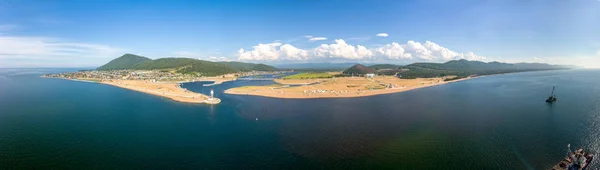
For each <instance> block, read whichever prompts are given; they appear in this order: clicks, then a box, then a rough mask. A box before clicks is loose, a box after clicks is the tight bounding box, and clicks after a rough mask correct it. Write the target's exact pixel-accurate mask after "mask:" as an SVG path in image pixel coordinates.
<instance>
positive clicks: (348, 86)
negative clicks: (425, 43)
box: [225, 76, 470, 99]
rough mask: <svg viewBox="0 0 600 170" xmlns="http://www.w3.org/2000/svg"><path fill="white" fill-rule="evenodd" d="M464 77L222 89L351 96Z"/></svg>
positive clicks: (285, 95)
mask: <svg viewBox="0 0 600 170" xmlns="http://www.w3.org/2000/svg"><path fill="white" fill-rule="evenodd" d="M467 79H470V78H464V79H457V80H452V81H443V78H419V79H398V78H395V77H391V76H387V77H376V78H373V79H366V78H362V77H355V78H334V79H330V80H326V81H324V82H323V83H320V84H314V85H304V86H296V87H286V86H284V85H283V84H284V83H285V80H278V81H276V82H278V83H281V84H279V85H271V86H246V87H238V88H232V89H228V90H226V91H225V93H227V94H236V95H253V96H264V97H273V98H289V99H310V98H351V97H365V96H374V95H381V94H390V93H399V92H404V91H408V90H414V89H419V88H424V87H430V86H436V85H441V84H447V83H452V82H457V81H462V80H467ZM307 81H313V80H307ZM294 82H297V83H298V84H303V83H302V82H299V81H298V80H294ZM382 84H385V85H387V87H385V88H381V89H373V88H370V87H376V86H379V87H380V86H381V85H382Z"/></svg>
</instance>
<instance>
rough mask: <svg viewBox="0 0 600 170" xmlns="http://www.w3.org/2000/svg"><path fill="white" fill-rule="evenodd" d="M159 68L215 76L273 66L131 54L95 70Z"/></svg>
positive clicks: (265, 68) (268, 69) (259, 69)
mask: <svg viewBox="0 0 600 170" xmlns="http://www.w3.org/2000/svg"><path fill="white" fill-rule="evenodd" d="M134 61H135V62H134ZM122 69H134V70H159V69H169V70H175V71H177V72H179V73H184V74H198V75H203V76H216V75H223V74H228V73H236V72H246V71H253V70H254V71H274V70H276V68H275V67H272V66H269V65H265V64H253V63H242V62H211V61H204V60H197V59H192V58H161V59H156V60H151V59H148V58H145V57H140V56H136V55H132V54H126V55H123V56H122V57H119V58H117V59H114V60H112V61H111V62H109V63H107V64H105V65H104V66H102V67H99V68H98V69H97V70H122Z"/></svg>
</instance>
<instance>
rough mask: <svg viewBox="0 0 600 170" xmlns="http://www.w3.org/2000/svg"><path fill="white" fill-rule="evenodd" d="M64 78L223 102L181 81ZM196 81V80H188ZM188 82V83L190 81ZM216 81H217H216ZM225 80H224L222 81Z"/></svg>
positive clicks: (176, 98)
mask: <svg viewBox="0 0 600 170" xmlns="http://www.w3.org/2000/svg"><path fill="white" fill-rule="evenodd" d="M42 78H55V77H46V76H42ZM59 79H64V80H71V81H79V82H87V83H97V84H106V85H111V86H116V87H120V88H124V89H128V90H133V91H137V92H142V93H146V94H151V95H155V96H160V97H165V98H169V99H171V100H174V101H177V102H184V103H205V104H218V103H220V102H221V100H220V99H218V98H212V99H211V98H210V97H209V96H207V95H204V94H201V93H195V92H191V91H189V90H187V89H184V88H182V87H181V86H180V83H179V82H152V81H148V80H116V79H114V80H99V81H97V82H96V81H90V80H85V79H69V78H59ZM198 81H209V80H198ZM188 82H195V81H188ZM188 82H186V83H188ZM215 82H216V81H215ZM222 82H224V81H222Z"/></svg>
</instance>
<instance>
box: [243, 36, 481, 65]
mask: <svg viewBox="0 0 600 170" xmlns="http://www.w3.org/2000/svg"><path fill="white" fill-rule="evenodd" d="M238 56H239V58H238V59H239V60H319V59H323V58H328V59H342V60H415V61H434V62H443V61H448V60H455V59H467V60H485V57H482V56H478V55H476V54H475V53H473V52H467V53H458V52H454V51H452V50H450V49H448V48H445V47H442V46H440V45H438V44H436V43H433V42H431V41H426V42H425V43H424V44H421V43H419V42H416V41H408V42H407V43H406V44H400V43H396V42H393V43H391V44H385V45H382V46H379V47H376V48H367V47H365V46H362V45H351V44H348V43H346V41H344V40H342V39H337V40H335V43H333V44H321V45H320V46H318V47H316V48H312V49H308V50H303V49H298V48H296V47H294V46H292V45H289V44H285V45H281V43H271V44H259V45H257V46H254V49H253V50H251V51H246V50H244V49H240V51H238Z"/></svg>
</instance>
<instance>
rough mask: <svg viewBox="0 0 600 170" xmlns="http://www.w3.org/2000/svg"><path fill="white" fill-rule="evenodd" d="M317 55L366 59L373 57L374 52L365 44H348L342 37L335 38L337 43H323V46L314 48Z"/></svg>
mask: <svg viewBox="0 0 600 170" xmlns="http://www.w3.org/2000/svg"><path fill="white" fill-rule="evenodd" d="M313 51H314V55H315V56H320V57H329V58H343V59H351V60H357V59H365V58H370V57H373V56H374V54H373V52H372V51H371V50H368V49H367V48H366V47H365V46H361V45H357V46H353V45H350V44H347V43H346V41H344V40H342V39H338V40H335V44H321V46H319V47H317V48H315V49H313Z"/></svg>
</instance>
